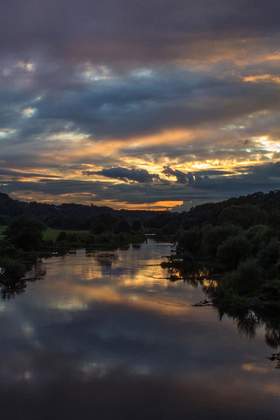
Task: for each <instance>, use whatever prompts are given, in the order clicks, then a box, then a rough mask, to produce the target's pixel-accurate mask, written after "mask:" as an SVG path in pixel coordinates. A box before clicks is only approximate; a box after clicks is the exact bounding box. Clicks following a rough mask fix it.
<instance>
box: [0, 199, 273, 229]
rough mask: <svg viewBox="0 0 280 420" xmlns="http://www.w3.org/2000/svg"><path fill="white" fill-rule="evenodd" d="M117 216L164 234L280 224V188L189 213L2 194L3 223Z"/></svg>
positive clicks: (64, 223) (76, 223)
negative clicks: (204, 227) (202, 228)
mask: <svg viewBox="0 0 280 420" xmlns="http://www.w3.org/2000/svg"><path fill="white" fill-rule="evenodd" d="M105 215H113V216H116V217H118V218H123V219H126V220H127V221H128V222H133V221H135V220H139V221H141V223H142V224H143V225H145V226H147V227H148V228H150V229H152V230H155V231H161V232H162V233H164V234H171V235H172V234H176V232H177V231H178V230H179V229H182V228H184V229H188V228H190V227H192V226H194V225H202V224H213V225H215V224H221V223H231V224H234V225H240V226H242V227H244V228H245V227H248V226H252V225H256V224H270V225H273V226H275V227H280V191H272V192H270V193H267V194H265V193H261V192H257V193H255V194H252V195H248V196H243V197H238V198H231V199H229V200H225V201H222V202H218V203H208V204H202V205H199V206H197V207H194V208H192V209H191V210H189V211H188V212H182V213H176V212H167V211H166V212H155V211H136V210H135V211H132V210H114V209H112V208H110V207H98V206H94V205H91V206H86V205H81V204H61V205H54V204H45V203H36V202H31V203H28V202H23V201H18V200H14V199H12V198H10V197H9V196H8V195H7V194H3V193H0V219H2V220H0V224H5V223H7V222H9V220H10V219H11V218H14V217H18V216H26V217H31V218H34V219H37V220H40V221H41V222H43V223H45V224H46V225H48V226H50V227H53V228H59V229H88V228H89V226H90V225H91V224H92V222H93V221H94V220H95V219H96V218H101V219H102V216H105Z"/></svg>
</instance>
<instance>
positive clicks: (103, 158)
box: [0, 0, 280, 210]
mask: <svg viewBox="0 0 280 420" xmlns="http://www.w3.org/2000/svg"><path fill="white" fill-rule="evenodd" d="M279 16H280V2H279V1H277V0H267V1H265V2H264V1H263V0H195V1H190V0H149V1H148V0H102V1H97V0H25V1H22V0H9V2H1V5H0V191H2V192H6V193H8V194H10V195H11V196H12V197H14V198H18V199H24V200H37V201H42V202H54V203H61V202H78V203H84V204H91V203H93V204H96V205H108V206H111V207H113V208H127V209H148V210H166V209H176V210H180V209H188V208H190V207H192V206H194V205H197V204H200V203H204V202H209V201H219V200H223V199H226V198H228V197H232V196H239V195H244V194H249V193H253V192H256V191H264V192H266V191H270V190H273V189H278V188H279V186H280V163H279V162H280V142H279V134H280V127H279V121H280V118H279V117H280V25H279Z"/></svg>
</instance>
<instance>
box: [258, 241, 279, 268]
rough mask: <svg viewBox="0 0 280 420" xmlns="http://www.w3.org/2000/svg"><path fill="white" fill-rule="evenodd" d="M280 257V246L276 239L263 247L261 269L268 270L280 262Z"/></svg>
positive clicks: (260, 255) (260, 260)
mask: <svg viewBox="0 0 280 420" xmlns="http://www.w3.org/2000/svg"><path fill="white" fill-rule="evenodd" d="M279 256H280V244H279V241H278V240H277V239H276V238H274V239H271V240H270V242H268V244H267V245H265V244H264V245H263V248H262V249H261V251H260V252H259V255H258V257H259V263H260V265H261V267H263V268H264V269H266V270H268V269H270V268H271V267H272V266H274V265H275V264H277V262H278V261H279Z"/></svg>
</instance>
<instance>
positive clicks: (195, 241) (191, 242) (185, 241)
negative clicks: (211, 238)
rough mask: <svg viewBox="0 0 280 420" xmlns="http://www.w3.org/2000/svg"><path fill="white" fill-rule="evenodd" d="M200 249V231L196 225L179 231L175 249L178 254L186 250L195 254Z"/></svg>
mask: <svg viewBox="0 0 280 420" xmlns="http://www.w3.org/2000/svg"><path fill="white" fill-rule="evenodd" d="M200 249H201V231H200V229H199V228H198V227H194V228H191V229H189V230H186V231H183V232H181V234H180V236H179V239H178V247H177V251H178V253H179V254H185V253H186V252H188V253H190V254H191V255H196V254H197V253H198V252H199V251H200Z"/></svg>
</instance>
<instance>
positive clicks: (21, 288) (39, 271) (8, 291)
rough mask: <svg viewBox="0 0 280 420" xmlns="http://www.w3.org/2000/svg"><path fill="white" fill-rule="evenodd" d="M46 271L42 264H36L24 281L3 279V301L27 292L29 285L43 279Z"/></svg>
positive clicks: (0, 284) (1, 286)
mask: <svg viewBox="0 0 280 420" xmlns="http://www.w3.org/2000/svg"><path fill="white" fill-rule="evenodd" d="M45 274H46V270H45V268H44V266H43V264H42V262H41V261H40V262H37V263H36V264H34V266H33V267H32V269H31V270H30V271H29V273H28V274H27V275H26V276H25V277H24V278H22V279H3V280H2V281H0V294H1V298H2V299H3V300H9V299H12V298H15V297H16V296H18V295H20V294H22V293H24V292H25V290H26V288H27V285H28V283H30V282H34V281H37V280H39V279H40V278H42V277H43V276H44V275H45Z"/></svg>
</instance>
